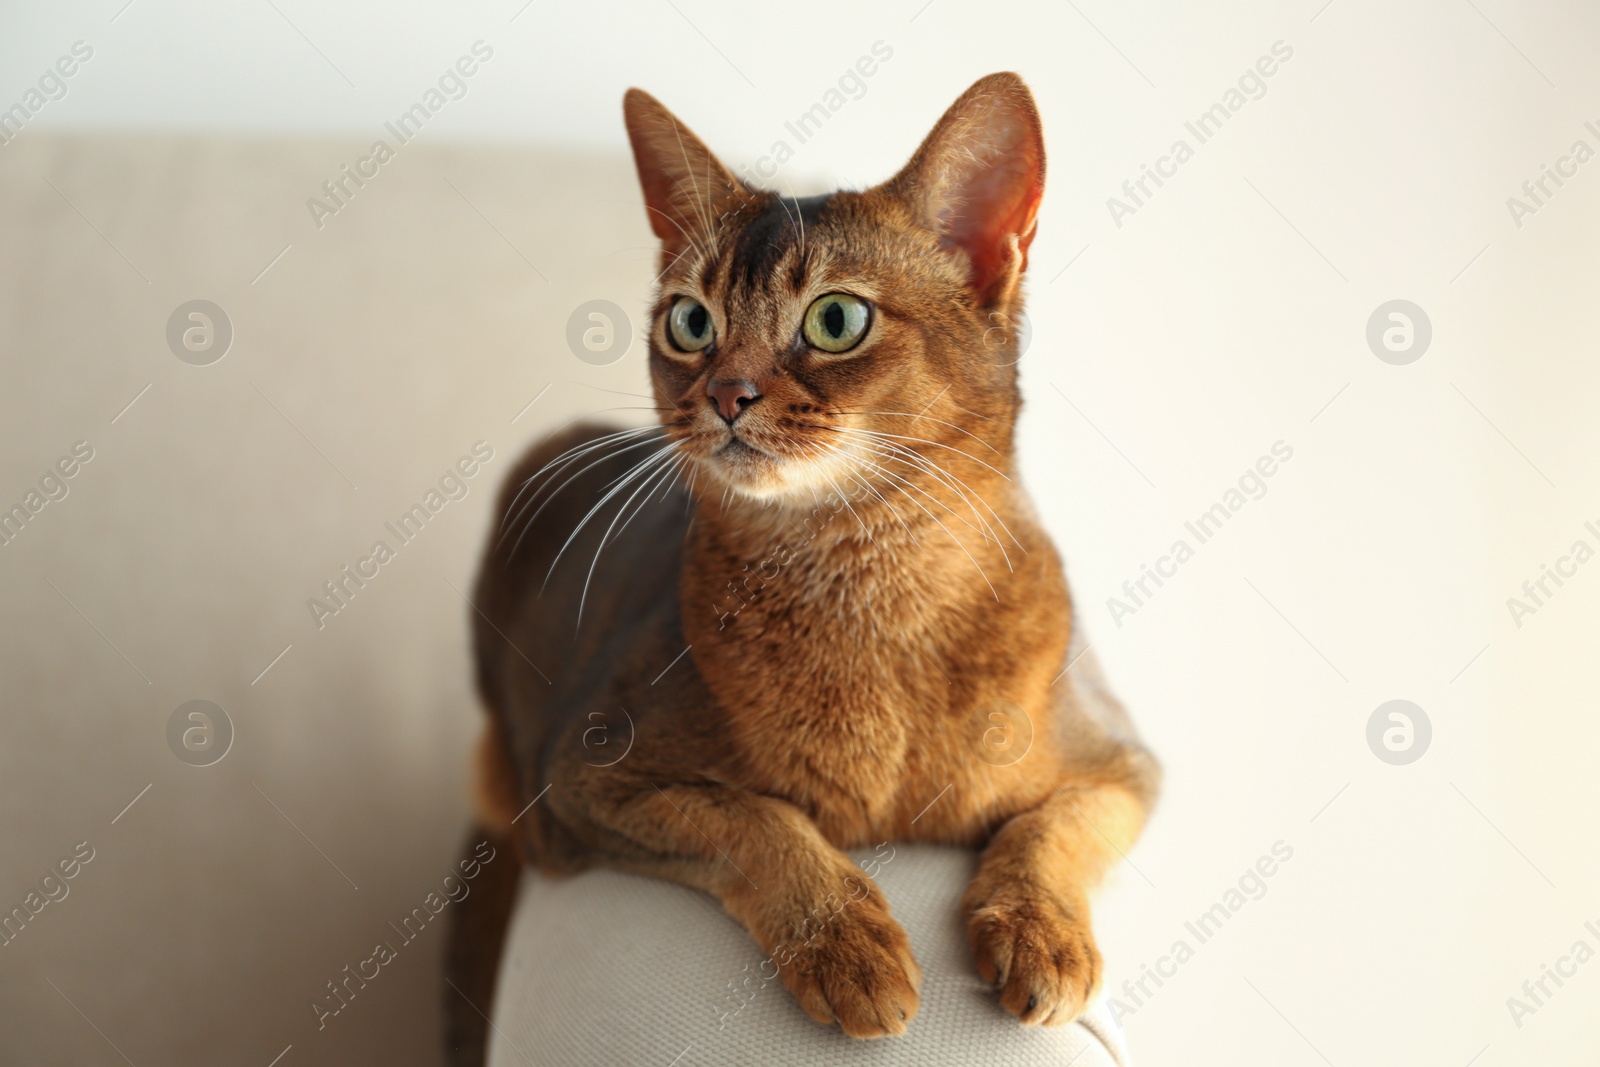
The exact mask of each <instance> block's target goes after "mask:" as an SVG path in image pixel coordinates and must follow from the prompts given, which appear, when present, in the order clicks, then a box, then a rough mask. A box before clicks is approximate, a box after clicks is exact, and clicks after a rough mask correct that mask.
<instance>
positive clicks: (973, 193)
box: [885, 73, 1044, 307]
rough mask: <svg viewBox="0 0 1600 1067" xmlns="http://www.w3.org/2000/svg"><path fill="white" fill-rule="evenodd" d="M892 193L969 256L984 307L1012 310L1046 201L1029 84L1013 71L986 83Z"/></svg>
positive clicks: (969, 95) (933, 137) (1040, 135)
mask: <svg viewBox="0 0 1600 1067" xmlns="http://www.w3.org/2000/svg"><path fill="white" fill-rule="evenodd" d="M885 188H886V189H887V190H888V191H889V192H890V193H891V194H892V195H894V196H896V197H897V198H899V200H900V201H901V202H902V203H904V204H905V205H906V206H907V207H908V208H909V209H910V210H911V213H912V215H913V216H914V217H915V218H916V219H917V220H918V221H919V222H921V223H922V224H923V225H924V226H927V227H928V228H929V229H931V230H933V231H934V232H935V233H937V234H939V238H940V243H941V244H943V245H944V247H946V248H948V249H950V250H952V251H959V252H962V253H965V255H966V258H967V261H968V262H969V263H970V264H971V274H970V281H969V284H970V286H971V288H972V290H973V292H974V293H975V294H976V295H977V297H978V303H979V304H980V305H981V306H984V307H995V306H1006V305H1008V304H1009V303H1010V300H1011V298H1012V296H1013V295H1014V294H1015V292H1016V288H1017V284H1018V282H1019V281H1020V280H1021V276H1022V272H1023V271H1024V270H1026V269H1027V266H1028V246H1029V245H1030V244H1032V243H1033V235H1034V232H1035V227H1036V224H1037V219H1038V214H1039V201H1040V199H1042V198H1043V196H1044V132H1043V129H1042V127H1041V125H1040V122H1039V110H1038V108H1037V107H1035V106H1034V102H1033V94H1032V93H1030V92H1028V87H1027V85H1025V84H1024V83H1023V81H1022V79H1021V78H1019V77H1017V75H1015V74H1011V73H1002V74H991V75H989V76H988V77H987V78H980V79H979V80H978V81H977V82H976V83H974V84H973V86H972V88H970V89H968V90H967V91H966V92H964V93H962V94H961V97H960V99H958V100H957V101H956V102H955V103H954V104H952V105H950V110H949V111H946V112H945V114H944V117H943V118H942V119H940V120H939V122H938V124H937V125H936V126H934V128H933V132H932V133H930V134H928V136H927V139H926V140H924V141H923V142H922V146H921V147H920V148H918V149H917V152H916V155H914V156H912V157H911V162H909V163H907V164H906V165H905V168H904V169H903V170H901V171H900V173H899V174H897V175H895V177H894V178H892V179H890V180H889V182H888V183H887V184H886V186H885Z"/></svg>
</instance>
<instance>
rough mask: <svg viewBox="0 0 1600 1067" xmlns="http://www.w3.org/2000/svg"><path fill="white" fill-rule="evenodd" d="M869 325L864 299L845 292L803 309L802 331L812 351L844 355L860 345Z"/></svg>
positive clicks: (818, 300) (870, 313) (817, 301)
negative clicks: (819, 350) (803, 322)
mask: <svg viewBox="0 0 1600 1067" xmlns="http://www.w3.org/2000/svg"><path fill="white" fill-rule="evenodd" d="M870 325H872V309H871V308H870V307H868V306H867V302H866V301H865V300H862V299H861V298H859V297H854V296H851V295H850V294H849V293H829V294H828V295H827V296H821V297H818V298H817V299H816V300H815V301H814V302H813V303H812V305H811V306H810V307H809V308H807V309H806V319H805V324H804V328H803V332H804V333H805V338H806V344H808V345H810V346H811V347H812V348H820V349H822V351H824V352H848V351H850V350H851V349H852V348H854V347H855V346H856V345H858V344H860V343H861V339H862V338H863V337H865V336H866V335H867V327H868V326H870Z"/></svg>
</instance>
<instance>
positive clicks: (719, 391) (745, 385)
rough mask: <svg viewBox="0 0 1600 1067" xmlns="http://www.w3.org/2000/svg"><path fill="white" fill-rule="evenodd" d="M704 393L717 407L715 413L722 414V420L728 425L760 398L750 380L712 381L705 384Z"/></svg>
mask: <svg viewBox="0 0 1600 1067" xmlns="http://www.w3.org/2000/svg"><path fill="white" fill-rule="evenodd" d="M706 395H707V396H709V397H710V398H711V403H712V405H713V406H715V407H716V409H717V414H718V415H721V416H722V421H723V422H726V423H727V424H728V425H729V426H732V425H733V420H734V419H737V418H738V417H739V415H740V413H741V412H743V411H744V409H745V408H747V407H749V406H750V405H751V404H754V403H755V402H756V401H757V400H760V399H761V394H760V393H758V392H756V387H755V385H754V384H752V383H751V382H744V381H739V382H719V381H712V382H711V383H709V384H708V385H707V386H706Z"/></svg>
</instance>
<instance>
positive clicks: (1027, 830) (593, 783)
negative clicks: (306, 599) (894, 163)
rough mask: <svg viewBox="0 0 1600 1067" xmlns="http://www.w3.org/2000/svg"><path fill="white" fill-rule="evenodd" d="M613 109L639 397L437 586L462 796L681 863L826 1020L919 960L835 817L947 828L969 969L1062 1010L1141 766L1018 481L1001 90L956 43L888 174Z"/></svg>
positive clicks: (1031, 215)
mask: <svg viewBox="0 0 1600 1067" xmlns="http://www.w3.org/2000/svg"><path fill="white" fill-rule="evenodd" d="M624 115H625V119H626V124H627V130H628V136H629V139H630V142H631V144H632V148H633V154H634V159H635V163H636V165H637V169H638V174H639V180H640V184H641V186H642V188H643V193H644V200H645V205H646V209H647V211H648V215H649V219H650V224H651V228H652V229H653V231H654V233H655V235H656V237H657V238H659V239H660V242H661V259H660V270H661V273H660V276H659V279H658V285H657V291H656V295H655V299H654V303H653V304H652V306H651V309H650V312H649V316H650V321H649V325H648V347H649V370H650V380H651V384H652V400H653V405H652V406H653V407H654V409H655V410H656V411H657V412H658V414H659V420H658V421H659V425H658V426H654V427H647V428H641V429H637V430H617V431H608V430H604V429H601V428H599V427H594V426H580V427H578V428H576V429H572V430H569V431H568V432H565V433H562V434H560V435H558V436H556V437H554V438H552V439H550V440H548V441H545V442H544V443H542V444H539V445H538V446H536V447H535V448H534V449H533V450H532V451H531V452H530V453H529V454H528V455H527V456H526V457H525V458H524V459H523V460H522V462H521V463H520V465H519V467H518V468H517V469H516V470H515V471H514V472H513V473H512V475H511V476H510V477H509V478H508V480H507V483H506V485H505V488H504V490H503V494H502V497H501V500H500V504H499V509H498V512H497V519H498V520H499V521H498V522H497V523H496V526H495V528H494V529H493V530H492V531H491V534H490V537H489V544H488V548H487V551H486V555H485V559H484V562H483V566H482V571H481V574H480V576H479V579H478V582H477V586H476V592H475V595H474V597H473V601H474V605H475V608H476V609H477V610H476V612H475V614H474V617H473V623H474V640H475V647H476V658H477V677H478V685H479V689H480V692H481V695H482V698H483V700H484V702H485V704H486V705H487V706H488V709H489V712H490V725H489V729H488V730H487V732H486V734H485V735H484V738H483V742H482V744H481V745H480V749H479V755H478V764H479V766H478V802H477V808H478V811H479V817H480V820H481V822H482V823H483V824H484V825H486V826H487V827H488V828H489V829H490V831H492V832H493V833H494V834H496V835H498V837H500V838H504V839H506V840H508V841H510V842H511V843H512V844H513V845H514V847H515V849H516V850H517V852H518V854H519V855H520V856H521V857H522V858H523V859H524V861H525V862H527V863H530V864H533V865H536V866H538V867H539V868H541V869H542V870H545V871H548V872H570V871H576V870H580V869H582V868H584V867H586V866H589V865H593V864H603V865H607V866H611V867H616V868H621V869H623V870H628V871H634V872H640V873H644V874H649V875H653V876H656V877H660V878H667V879H672V880H675V881H678V882H682V883H685V884H687V885H690V886H695V887H698V888H700V889H703V890H705V891H707V892H709V893H711V894H713V895H714V896H715V897H716V898H717V899H718V900H719V901H720V902H721V903H722V905H723V907H724V908H725V909H726V910H727V912H728V913H729V914H730V915H732V916H733V917H734V918H736V919H737V920H738V921H739V922H741V923H743V924H744V926H745V927H746V928H747V929H748V930H749V932H750V934H751V936H752V937H754V939H755V940H756V942H757V943H758V944H759V946H760V947H761V949H762V950H763V952H764V953H767V954H769V955H771V957H772V959H773V961H774V963H775V965H776V966H777V967H778V969H779V975H780V977H781V979H782V981H783V983H784V985H786V986H787V987H788V989H789V990H790V991H791V992H792V993H793V995H794V997H795V999H796V1000H797V1001H798V1002H799V1005H800V1007H801V1008H803V1009H804V1010H805V1011H806V1012H807V1013H809V1014H810V1015H811V1016H813V1017H814V1018H816V1019H817V1020H818V1021H820V1022H823V1023H830V1024H837V1025H838V1026H839V1027H840V1028H841V1029H842V1030H843V1032H844V1033H846V1034H849V1035H852V1036H854V1037H858V1038H872V1037H879V1036H884V1035H893V1034H899V1033H903V1032H904V1031H905V1029H906V1027H907V1024H908V1023H909V1022H910V1020H911V1019H912V1017H913V1016H915V1015H916V1012H917V1008H918V991H919V986H920V982H921V976H920V972H919V970H918V967H917V963H916V960H915V959H914V958H913V956H912V954H911V951H910V946H909V943H908V941H907V938H906V935H905V933H904V931H903V930H902V929H901V928H900V927H899V926H898V925H897V924H896V923H895V921H894V919H893V918H892V917H891V915H890V911H889V905H888V903H887V901H886V900H885V899H884V897H883V894H882V893H881V892H880V891H879V890H878V888H877V887H876V885H874V884H873V883H872V880H871V879H870V877H868V876H867V875H866V873H865V872H864V871H863V870H862V869H861V868H859V867H857V866H856V865H855V864H853V863H852V862H851V860H850V859H849V858H848V857H847V856H846V855H845V854H844V852H843V851H842V850H843V849H849V848H857V847H871V846H874V845H877V844H879V843H881V842H885V841H895V840H912V841H933V842H944V843H949V844H957V845H964V846H969V847H973V848H977V849H981V850H982V852H981V856H980V859H979V861H978V866H977V873H976V875H975V877H974V879H973V881H972V882H971V884H970V886H969V887H968V889H967V890H966V893H965V896H964V899H963V905H962V906H963V913H964V914H963V916H962V918H963V921H964V922H965V925H966V930H967V934H968V939H969V941H970V944H971V947H972V953H973V957H974V960H975V962H976V966H977V970H978V972H979V973H980V974H981V975H982V976H983V978H984V979H985V980H987V981H988V982H990V983H992V984H993V985H994V986H995V988H996V989H997V991H998V999H999V1003H1000V1004H1001V1005H1002V1006H1003V1007H1004V1008H1005V1010H1006V1011H1008V1012H1010V1013H1011V1014H1013V1015H1015V1016H1017V1017H1018V1018H1019V1019H1020V1020H1021V1021H1022V1022H1023V1023H1027V1024H1046V1025H1059V1024H1062V1023H1066V1022H1068V1021H1070V1020H1072V1019H1074V1018H1076V1017H1077V1016H1078V1015H1079V1014H1080V1013H1082V1011H1083V1010H1084V1009H1085V1007H1086V1005H1087V1004H1088V1002H1089V1001H1090V998H1091V997H1092V996H1093V994H1094V992H1095V990H1096V986H1097V984H1098V981H1099V978H1100V970H1101V961H1100V955H1099V953H1098V951H1097V949H1096V947H1095V942H1094V937H1093V934H1092V932H1091V929H1090V922H1089V904H1088V893H1089V891H1090V889H1091V888H1092V887H1093V886H1094V885H1095V884H1096V882H1097V881H1098V880H1099V879H1100V877H1101V875H1102V874H1103V873H1104V872H1105V871H1106V870H1107V869H1108V868H1109V867H1110V866H1111V865H1112V864H1113V863H1114V861H1115V860H1116V859H1117V858H1118V857H1120V856H1121V854H1122V853H1124V852H1125V851H1126V850H1127V849H1128V848H1130V847H1131V846H1132V844H1133V842H1134V840H1135V839H1136V838H1137V836H1138V835H1139V833H1140V831H1141V829H1142V827H1143V825H1144V822H1145V819H1146V816H1147V813H1148V811H1149V809H1150V807H1151V805H1152V803H1153V802H1154V799H1155V796H1156V792H1157V788H1158V784H1159V776H1160V771H1159V767H1158V765H1157V763H1156V761H1155V760H1154V758H1153V757H1152V756H1151V755H1150V754H1149V752H1148V751H1147V750H1146V749H1145V748H1144V746H1143V745H1142V744H1141V743H1140V742H1139V740H1138V739H1137V737H1136V735H1135V734H1134V731H1133V729H1132V727H1131V725H1130V723H1129V720H1128V717H1127V715H1126V714H1125V713H1124V711H1123V710H1122V708H1121V706H1120V705H1119V704H1117V702H1116V701H1115V700H1114V699H1113V698H1112V697H1111V696H1110V694H1109V692H1108V691H1107V690H1106V688H1105V685H1104V683H1103V682H1102V681H1101V679H1100V676H1099V674H1098V671H1097V669H1096V668H1095V666H1094V664H1093V661H1092V659H1090V658H1087V648H1086V646H1085V644H1084V640H1083V638H1082V635H1081V634H1079V633H1078V632H1077V628H1076V627H1075V625H1074V620H1073V613H1072V606H1071V599H1070V596H1069V593H1068V588H1067V584H1066V579H1065V575H1064V573H1063V570H1062V566H1061V562H1060V559H1059V557H1058V555H1057V553H1056V550H1055V548H1054V547H1053V545H1052V544H1051V542H1050V540H1049V537H1048V536H1047V534H1046V533H1045V531H1044V529H1043V528H1042V526H1041V525H1040V523H1039V520H1038V518H1037V517H1036V515H1035V513H1034V511H1033V508H1032V506H1031V504H1030V502H1029V499H1028V497H1027V496H1026V494H1025V493H1024V491H1023V489H1022V487H1021V486H1020V485H1019V484H1018V481H1017V465H1016V462H1015V456H1014V442H1013V435H1014V426H1015V422H1016V418H1017V414H1018V409H1019V406H1020V393H1019V390H1018V385H1017V374H1018V367H1017V362H1018V360H1017V349H1018V347H1019V337H1018V331H1017V328H1016V324H1017V323H1018V322H1019V321H1020V313H1021V310H1022V293H1021V290H1022V279H1023V274H1024V271H1025V270H1026V268H1027V262H1028V248H1029V245H1030V244H1031V243H1032V241H1033V237H1034V234H1035V230H1036V216H1037V213H1038V209H1039V203H1040V199H1041V197H1042V195H1043V191H1044V169H1045V158H1044V145H1043V137H1042V130H1041V126H1040V121H1039V116H1038V112H1037V109H1036V107H1035V105H1034V101H1033V97H1032V95H1031V93H1030V92H1029V90H1028V88H1027V87H1026V85H1025V84H1024V83H1023V81H1022V79H1020V78H1019V77H1018V76H1016V75H1015V74H1009V73H1002V74H994V75H990V76H988V77H986V78H983V79H981V80H980V81H978V82H977V83H976V84H974V85H973V86H972V87H971V88H970V89H968V90H967V91H966V93H964V94H963V95H962V96H961V97H960V98H959V99H958V100H957V101H956V102H955V104H954V105H952V106H951V107H950V109H949V110H948V111H947V112H946V113H945V115H944V117H943V118H942V119H940V121H939V122H938V124H937V125H936V126H935V127H934V128H933V130H932V132H931V133H930V134H929V135H928V136H927V138H926V139H925V140H924V141H923V142H922V145H921V147H919V148H918V149H917V151H916V153H915V154H914V155H913V156H912V157H911V160H910V162H909V163H908V164H906V166H905V167H904V168H903V169H902V170H901V171H900V172H899V173H898V174H897V175H896V176H895V177H893V178H892V179H890V180H889V181H887V182H885V183H883V184H882V185H878V186H875V187H873V188H870V189H867V190H865V191H864V192H848V191H845V192H836V193H833V194H831V195H825V196H816V197H809V198H802V199H795V198H792V197H782V196H779V195H777V194H776V193H773V192H769V191H764V190H761V189H757V188H755V187H753V186H751V185H749V184H747V183H745V182H744V181H742V180H740V179H739V178H737V177H735V176H734V175H733V174H732V173H731V172H730V171H729V170H728V168H727V167H725V166H724V165H723V164H722V163H721V162H720V161H718V159H717V158H716V157H715V156H714V155H713V154H712V153H711V151H710V150H709V149H708V148H707V147H706V146H705V145H704V144H703V143H702V142H701V141H700V139H699V138H697V137H696V136H695V135H694V134H693V133H691V132H690V131H689V130H688V128H687V127H685V126H684V125H683V124H682V123H681V122H679V121H678V120H677V118H675V117H674V116H673V115H672V114H671V113H670V112H669V111H667V109H666V108H665V107H663V106H662V105H661V104H660V103H659V102H657V101H656V100H655V99H654V98H653V97H651V96H649V95H648V94H646V93H644V92H642V91H640V90H638V89H632V90H629V91H628V93H627V95H626V97H625V100H624ZM505 899H508V898H502V903H501V904H500V905H499V907H500V908H501V910H502V911H504V910H505V908H506V905H505V904H504V900H505ZM455 951H456V950H454V949H453V950H452V952H453V954H454V953H455ZM469 955H470V953H469ZM491 956H492V953H491ZM452 958H453V959H454V958H455V957H454V955H453V957H452ZM475 988H477V989H478V991H479V993H480V995H484V996H487V994H486V993H485V992H484V987H483V986H482V985H479V986H477V987H475ZM485 1006H486V1005H485Z"/></svg>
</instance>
